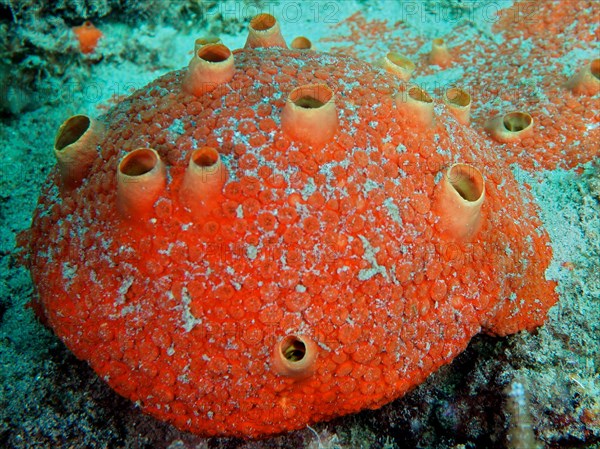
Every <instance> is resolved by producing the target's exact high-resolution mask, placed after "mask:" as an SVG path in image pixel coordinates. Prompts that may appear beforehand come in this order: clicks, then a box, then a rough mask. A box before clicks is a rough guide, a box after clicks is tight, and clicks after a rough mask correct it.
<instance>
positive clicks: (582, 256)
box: [0, 1, 600, 449]
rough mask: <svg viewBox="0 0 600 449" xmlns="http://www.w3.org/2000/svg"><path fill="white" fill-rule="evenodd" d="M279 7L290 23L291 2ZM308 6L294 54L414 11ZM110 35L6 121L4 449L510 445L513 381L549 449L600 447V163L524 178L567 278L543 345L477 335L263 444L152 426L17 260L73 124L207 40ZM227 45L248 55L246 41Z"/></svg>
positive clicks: (292, 29)
mask: <svg viewBox="0 0 600 449" xmlns="http://www.w3.org/2000/svg"><path fill="white" fill-rule="evenodd" d="M232 3H233V4H235V3H236V2H230V4H232ZM266 3H267V5H268V6H269V7H273V8H274V12H275V15H279V16H281V14H280V13H281V11H282V8H285V5H286V4H288V3H290V2H278V3H275V2H272V3H269V2H266ZM294 3H295V2H294ZM425 3H427V2H421V3H420V4H419V6H418V7H419V8H420V14H417V15H406V16H405V20H406V22H407V23H408V24H409V25H410V28H411V30H412V33H414V35H417V36H421V37H425V38H427V39H428V40H429V39H431V38H434V37H437V36H439V35H445V34H447V33H448V32H450V31H451V30H452V28H453V27H455V26H457V24H458V23H459V21H456V20H454V21H447V20H446V21H444V20H438V19H439V18H438V19H435V17H433V16H431V14H429V13H428V12H427V10H426V8H425V7H424V5H425ZM438 3H441V4H443V5H444V6H446V5H447V4H448V3H449V2H438ZM458 3H461V2H458ZM462 3H464V2H462ZM479 3H481V2H479ZM496 4H498V5H501V6H502V7H508V6H510V4H511V3H510V2H506V1H503V2H496ZM301 6H302V15H301V16H300V17H299V18H298V19H297V20H287V21H286V20H282V24H281V26H282V30H283V34H284V37H285V38H286V39H287V41H288V42H289V41H290V40H291V39H292V38H293V37H295V36H297V35H306V36H309V37H311V38H312V39H313V41H314V42H315V43H316V45H317V47H318V50H320V51H327V50H328V49H329V48H330V47H331V45H332V43H331V42H328V41H326V40H323V38H325V37H327V36H332V35H334V34H335V33H339V32H340V30H339V29H336V28H335V25H336V24H337V23H339V22H340V21H342V20H343V19H345V18H347V17H348V16H350V15H351V14H353V13H355V12H357V11H362V13H363V14H364V15H365V17H366V18H367V19H382V20H385V19H388V18H390V17H394V14H398V13H399V11H398V9H397V8H398V6H397V5H395V3H392V2H390V1H387V2H355V1H339V2H332V1H327V2H310V1H309V2H304V3H303V4H302V5H301ZM454 6H457V2H454ZM458 6H460V5H458ZM235 7H237V8H239V9H238V10H237V11H238V12H237V13H236V14H238V15H239V14H240V13H243V11H242V10H243V7H244V4H238V5H237V6H235ZM448 7H450V6H448ZM311 8H312V9H311ZM314 8H317V10H319V11H321V13H322V14H321V17H320V20H317V21H315V20H314V12H315V9H314ZM234 11H235V10H234ZM250 11H252V10H251V9H250V10H248V12H250ZM599 11H600V9H599ZM599 14H600V12H599ZM325 15H326V16H327V20H325ZM434 19H435V20H434ZM489 22H490V21H487V23H486V21H478V19H477V17H475V18H474V19H473V20H472V21H471V23H468V24H467V25H468V26H467V27H464V30H465V31H464V34H463V36H462V38H463V39H465V40H467V39H470V38H472V37H474V36H483V37H485V38H487V39H494V38H495V37H494V35H493V33H492V32H491V31H489V30H490V23H489ZM460 24H461V25H464V22H462V21H460ZM97 25H98V27H100V28H101V29H102V30H103V32H104V33H105V37H104V38H103V40H102V41H101V44H100V46H99V48H98V52H100V53H102V54H103V55H104V58H103V59H102V60H100V61H94V58H93V57H82V59H81V64H80V66H79V67H78V68H76V69H72V70H71V71H70V72H69V73H70V74H71V75H73V74H75V76H74V78H73V80H74V83H73V84H72V86H73V88H72V89H71V91H70V92H69V91H66V90H65V89H64V88H62V89H61V90H60V91H59V92H55V94H56V96H55V98H53V99H51V101H50V102H48V101H46V100H47V98H40V99H39V103H40V107H39V108H37V109H34V110H30V111H23V112H20V113H19V114H18V115H17V116H16V117H13V118H6V117H5V118H3V119H2V121H1V122H0V136H1V147H0V151H1V155H2V163H1V164H0V194H1V196H2V201H1V202H0V219H1V220H2V226H1V230H0V251H1V257H2V266H1V267H0V273H1V277H0V282H1V283H0V291H1V298H0V380H1V382H0V448H56V449H58V448H171V449H179V448H182V449H183V448H198V449H200V448H202V449H204V448H231V449H233V448H248V449H249V448H313V449H316V448H379V449H381V448H386V449H391V448H409V447H432V448H463V447H464V448H475V447H477V448H480V447H481V448H487V447H490V448H491V447H510V445H509V443H508V442H507V438H506V435H507V428H508V427H510V426H511V425H514V417H512V415H511V414H510V413H509V412H508V410H507V407H506V403H507V401H506V394H505V388H506V386H507V385H508V384H509V383H510V382H511V381H513V380H514V379H518V380H519V381H520V382H522V383H523V384H524V385H525V388H526V391H527V395H528V399H529V404H528V405H527V407H526V410H525V413H526V414H529V415H530V419H531V422H532V425H533V427H534V429H535V432H536V435H537V438H538V440H539V441H540V443H542V444H543V446H546V447H566V448H568V447H600V344H599V341H600V203H599V201H600V171H599V169H598V161H596V166H594V164H593V163H589V164H587V165H585V166H583V167H579V168H578V169H575V170H571V171H563V170H556V171H546V172H536V173H525V174H523V173H521V177H520V179H521V180H522V181H523V182H527V183H528V184H530V185H531V186H532V189H533V193H534V196H535V198H536V199H537V201H538V203H539V205H540V207H541V218H542V221H543V223H544V226H545V228H546V229H547V230H548V232H549V234H550V237H551V240H552V246H553V250H554V260H553V263H552V265H551V267H550V268H549V270H548V272H547V276H548V277H549V278H552V279H555V280H557V281H558V292H559V294H560V302H559V303H558V304H557V305H556V306H555V307H554V308H553V309H552V310H551V311H550V313H549V319H548V321H547V323H546V324H545V325H544V326H542V327H541V328H539V329H538V330H537V331H536V332H535V333H534V334H528V333H520V334H517V335H513V336H509V337H506V338H491V337H487V336H479V337H476V338H475V339H474V340H473V341H472V342H471V344H470V346H469V348H468V349H467V351H466V352H465V353H463V354H462V355H460V356H459V357H458V358H457V359H455V360H454V361H453V363H451V364H450V365H448V366H446V367H444V368H442V369H441V370H440V371H439V372H437V373H435V374H434V375H432V376H431V377H430V378H429V379H428V381H427V382H426V383H425V384H423V385H421V386H420V387H419V388H417V389H416V390H414V391H413V392H411V393H410V394H408V395H407V396H405V397H404V398H401V399H399V400H396V401H395V402H393V403H391V404H389V405H387V406H385V407H383V408H382V409H380V410H376V411H365V412H362V413H359V414H357V415H352V416H347V417H342V418H339V419H336V420H334V421H331V422H328V423H319V424H316V425H315V426H314V427H313V428H311V429H309V428H307V429H304V430H299V431H297V432H293V433H291V434H289V435H283V436H279V437H275V438H271V439H266V440H262V441H242V440H235V439H211V440H204V439H199V438H197V437H194V436H192V435H188V434H182V433H181V432H178V431H177V430H176V429H174V428H172V427H171V426H169V425H167V424H164V423H160V422H157V421H155V420H154V419H153V418H150V417H148V416H145V415H143V414H142V413H140V411H139V409H137V408H136V407H135V406H134V405H133V404H131V403H129V402H128V401H127V400H124V399H122V398H120V397H118V396H117V395H116V394H115V393H113V392H112V391H111V390H110V388H109V387H108V386H107V385H105V383H104V382H103V381H102V380H100V379H99V378H97V377H96V376H95V374H94V373H93V372H92V370H91V369H90V368H89V367H88V366H87V364H86V363H85V362H82V361H79V360H77V359H75V357H74V356H73V355H71V354H70V353H69V351H68V350H67V349H66V348H65V347H64V346H63V344H62V343H61V342H60V341H59V340H58V339H57V338H56V337H54V336H53V334H52V333H51V331H49V330H47V329H45V328H44V327H43V326H42V325H40V324H39V323H38V322H37V321H36V319H35V318H34V315H33V313H32V311H31V310H30V309H28V308H26V307H25V305H26V304H27V302H28V301H29V300H30V298H31V295H32V284H31V280H30V277H29V274H28V272H27V271H26V270H25V269H24V268H22V267H20V266H18V265H17V263H16V260H15V257H14V255H13V254H12V253H13V252H14V250H15V237H16V234H17V233H18V232H19V231H21V230H23V229H26V228H27V227H28V226H29V224H30V219H31V215H32V211H33V209H34V206H35V204H36V201H37V196H38V192H39V191H40V186H41V184H42V183H43V181H44V179H45V177H46V175H47V173H48V172H49V170H50V169H51V167H52V166H53V164H54V157H53V155H52V151H51V150H52V146H53V139H54V135H55V132H56V130H57V128H58V126H59V125H60V124H61V123H62V121H63V120H65V118H67V117H69V116H70V115H73V114H75V113H88V114H90V115H92V116H97V115H100V114H101V113H103V112H104V111H105V110H106V107H107V106H110V105H111V100H110V99H111V97H113V95H115V94H119V95H123V94H127V93H128V92H130V91H131V89H132V88H140V87H142V86H143V85H144V84H146V83H147V82H149V81H151V80H153V79H154V78H156V77H157V76H159V75H161V74H163V73H165V72H167V71H169V70H173V69H177V68H180V67H182V66H184V65H186V64H187V62H188V60H189V58H190V52H191V51H190V50H191V47H192V45H193V41H194V39H195V38H196V37H198V36H201V35H204V34H206V30H205V29H202V28H197V29H191V30H190V32H181V31H180V30H178V29H177V28H175V27H173V26H167V25H166V26H159V27H156V28H152V27H148V26H145V25H143V24H141V25H137V26H136V28H135V29H130V26H129V25H125V24H121V23H117V22H115V21H114V19H113V20H110V21H109V20H106V21H102V20H100V21H99V22H98V23H97ZM192 28H193V27H192ZM240 28H241V27H240ZM221 37H222V39H223V40H224V42H225V43H226V44H227V45H228V46H229V47H231V48H238V47H241V46H243V43H244V41H245V31H240V32H239V33H237V34H233V35H232V34H222V35H221ZM357 50H358V52H359V53H360V49H357ZM424 51H427V49H426V48H422V49H418V50H417V52H421V53H422V52H424ZM596 51H597V47H596ZM590 57H591V55H590ZM596 57H597V56H596ZM440 76H443V73H442V74H441V75H440ZM416 81H417V82H418V81H419V80H418V76H417V79H416ZM599 144H600V143H599ZM543 446H540V447H543Z"/></svg>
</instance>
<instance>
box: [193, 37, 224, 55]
mask: <svg viewBox="0 0 600 449" xmlns="http://www.w3.org/2000/svg"><path fill="white" fill-rule="evenodd" d="M221 43H222V42H221V38H220V37H217V36H202V37H199V38H198V39H196V40H195V41H194V53H197V52H198V50H200V49H201V48H202V47H204V46H205V45H213V44H221Z"/></svg>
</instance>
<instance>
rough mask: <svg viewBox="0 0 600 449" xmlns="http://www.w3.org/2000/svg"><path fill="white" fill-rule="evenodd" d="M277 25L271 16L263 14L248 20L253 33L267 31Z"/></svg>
mask: <svg viewBox="0 0 600 449" xmlns="http://www.w3.org/2000/svg"><path fill="white" fill-rule="evenodd" d="M276 24H277V19H275V17H273V16H272V15H271V14H267V13H263V14H259V15H257V16H254V17H253V18H252V20H250V28H252V29H253V30H255V31H268V30H270V29H272V28H273V27H274V26H275V25H276Z"/></svg>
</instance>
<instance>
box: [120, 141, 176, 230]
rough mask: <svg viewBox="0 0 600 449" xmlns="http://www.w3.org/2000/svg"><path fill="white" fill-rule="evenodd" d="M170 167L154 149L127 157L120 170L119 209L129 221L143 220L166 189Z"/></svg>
mask: <svg viewBox="0 0 600 449" xmlns="http://www.w3.org/2000/svg"><path fill="white" fill-rule="evenodd" d="M166 179H167V175H166V168H165V166H164V164H163V163H162V161H161V160H160V156H159V155H158V153H157V152H156V151H155V150H154V149H152V148H138V149H136V150H133V151H132V152H130V153H128V154H126V155H125V156H124V157H123V158H122V159H121V161H120V162H119V165H118V167H117V206H118V209H119V212H120V213H121V215H122V216H123V217H125V218H143V217H145V216H146V215H147V214H149V213H150V212H151V211H152V208H153V206H154V203H155V202H156V200H157V199H158V197H159V196H160V194H161V193H162V192H163V190H164V189H165V186H166Z"/></svg>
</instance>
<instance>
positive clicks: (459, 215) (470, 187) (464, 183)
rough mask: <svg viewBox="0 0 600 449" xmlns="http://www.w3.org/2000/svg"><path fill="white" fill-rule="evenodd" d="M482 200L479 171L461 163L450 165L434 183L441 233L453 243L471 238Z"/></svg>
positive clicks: (483, 193) (477, 227)
mask: <svg viewBox="0 0 600 449" xmlns="http://www.w3.org/2000/svg"><path fill="white" fill-rule="evenodd" d="M484 199H485V179H484V177H483V174H482V173H481V171H479V169H477V168H476V167H473V166H472V165H469V164H462V163H459V164H454V165H452V166H450V167H449V168H448V169H447V170H446V172H445V173H444V176H443V178H442V180H441V181H440V183H439V184H438V187H437V188H436V192H435V198H434V210H435V212H436V213H437V215H438V216H439V217H440V220H439V222H438V226H439V228H440V231H441V232H442V234H443V235H445V236H446V237H447V238H452V239H457V240H469V239H471V238H472V237H474V236H475V234H476V233H477V231H478V230H479V228H480V226H481V207H482V205H483V202H484Z"/></svg>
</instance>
